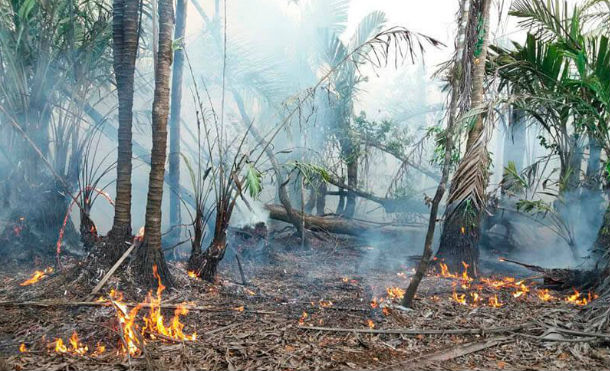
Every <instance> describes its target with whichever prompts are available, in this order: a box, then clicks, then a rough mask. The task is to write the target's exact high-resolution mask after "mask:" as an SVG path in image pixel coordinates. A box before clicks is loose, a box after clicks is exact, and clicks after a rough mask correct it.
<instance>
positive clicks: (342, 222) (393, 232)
mask: <svg viewBox="0 0 610 371" xmlns="http://www.w3.org/2000/svg"><path fill="white" fill-rule="evenodd" d="M265 208H266V209H267V210H269V217H270V218H271V219H275V220H280V221H283V222H287V223H290V222H291V219H290V216H289V215H288V214H287V213H286V210H285V209H284V207H282V206H279V205H272V204H267V205H265ZM292 214H293V216H297V217H298V218H299V219H301V218H303V219H304V221H305V228H306V229H310V230H314V231H326V232H330V233H339V234H348V235H353V236H360V235H363V234H368V233H379V234H383V235H384V236H393V237H404V236H405V234H407V233H414V232H415V233H419V232H420V231H421V229H420V228H416V227H407V226H400V227H399V226H383V225H381V226H380V225H379V224H377V223H369V222H363V221H358V220H354V219H346V218H342V217H337V216H333V217H321V216H313V215H309V214H302V213H301V212H300V211H298V210H295V209H292Z"/></svg>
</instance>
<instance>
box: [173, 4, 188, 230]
mask: <svg viewBox="0 0 610 371" xmlns="http://www.w3.org/2000/svg"><path fill="white" fill-rule="evenodd" d="M186 14H187V6H186V0H178V1H177V2H176V29H175V31H174V39H175V40H179V41H180V42H181V43H182V45H181V46H180V47H178V48H176V50H175V51H174V68H173V71H172V98H171V112H170V121H169V129H170V132H169V185H170V189H171V193H170V195H169V220H170V228H175V229H174V231H175V232H174V233H173V234H172V236H173V237H174V238H175V237H176V236H177V235H179V229H177V227H178V226H179V225H180V224H182V222H181V217H180V110H181V107H182V72H183V70H184V29H185V26H186Z"/></svg>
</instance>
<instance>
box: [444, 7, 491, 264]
mask: <svg viewBox="0 0 610 371" xmlns="http://www.w3.org/2000/svg"><path fill="white" fill-rule="evenodd" d="M472 4H473V5H474V4H476V5H475V6H471V9H472V11H471V12H470V17H471V19H472V20H473V21H471V22H469V23H470V25H477V31H478V32H477V33H476V34H475V35H476V37H477V40H476V43H477V45H479V46H480V49H478V48H477V49H476V50H475V53H473V55H472V58H474V59H473V60H474V68H473V74H472V76H473V77H472V88H471V92H470V107H471V110H481V109H482V108H483V103H484V102H483V98H484V94H483V93H484V92H483V80H484V76H485V62H486V59H487V46H488V43H489V9H490V5H491V0H473V1H472ZM472 17H476V18H474V19H473V18H472ZM479 25H480V26H479ZM487 140H488V138H487V135H486V132H485V126H484V117H483V114H482V113H481V112H479V113H476V114H475V116H474V125H473V126H472V128H471V130H470V132H469V133H468V140H467V143H466V153H465V154H464V156H463V157H462V159H461V161H460V164H459V166H458V169H457V170H456V173H455V175H454V177H453V181H452V184H451V188H450V191H449V198H448V200H447V208H446V211H445V223H444V225H443V233H442V235H441V241H440V247H439V250H438V253H437V257H438V258H439V259H442V260H443V261H444V262H445V264H447V266H448V267H449V269H450V270H452V271H460V270H461V269H462V263H465V264H467V266H468V272H469V274H470V275H472V276H477V274H478V260H479V250H478V242H479V237H480V228H481V225H480V224H481V216H482V213H483V209H484V208H485V202H486V197H485V190H486V188H487V182H488V174H487V167H488V165H489V156H488V153H487Z"/></svg>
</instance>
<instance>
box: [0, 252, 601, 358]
mask: <svg viewBox="0 0 610 371" xmlns="http://www.w3.org/2000/svg"><path fill="white" fill-rule="evenodd" d="M370 249H372V248H370ZM363 254H366V248H364V249H362V248H358V249H355V248H348V247H346V246H342V245H341V244H340V245H338V246H335V247H333V248H328V247H322V246H313V247H312V248H310V249H305V250H302V249H294V250H286V249H280V248H273V249H271V251H269V252H268V253H267V257H266V258H265V264H263V263H261V262H260V261H249V262H248V261H247V262H245V263H244V265H245V266H246V267H245V268H246V272H247V278H248V285H246V286H244V285H242V284H240V283H238V281H239V273H238V271H237V269H236V267H235V264H234V263H232V262H226V263H225V264H224V265H223V267H222V269H221V271H220V272H219V280H218V282H217V283H216V284H208V283H204V282H202V281H201V280H198V279H194V278H190V277H188V276H187V274H186V273H185V272H184V268H183V265H182V263H171V264H170V265H171V267H172V270H173V272H174V275H175V278H176V280H177V282H178V284H177V288H174V289H172V290H168V291H166V292H164V293H163V303H181V302H188V303H189V305H191V306H194V307H195V308H193V309H192V310H191V311H190V312H189V313H188V314H186V315H184V316H182V317H181V321H182V323H184V324H185V328H184V333H186V334H191V333H193V332H195V331H196V332H197V339H196V340H194V341H183V342H180V341H171V340H169V339H162V338H159V337H157V339H156V340H148V341H147V342H146V344H145V346H144V352H143V353H141V354H138V355H134V356H133V357H128V356H125V355H119V354H118V349H119V348H118V347H119V344H121V341H122V340H121V337H120V336H119V335H118V334H119V331H117V328H118V321H117V320H116V314H115V308H113V307H112V306H110V305H107V306H105V305H87V304H82V305H81V304H78V303H75V302H77V301H81V300H82V297H83V295H82V293H79V292H78V290H77V289H75V288H74V286H73V285H71V284H70V282H69V281H70V280H72V281H73V280H74V277H71V278H70V277H62V275H66V274H68V273H61V272H60V273H55V274H52V275H51V276H50V277H47V278H45V279H43V280H41V281H40V282H38V283H36V284H34V285H30V286H20V283H21V282H23V281H24V280H26V279H27V278H28V276H29V275H30V273H31V272H29V271H27V272H26V271H23V270H20V271H16V270H15V271H6V270H5V271H4V272H3V273H2V275H1V276H0V280H1V282H2V283H1V286H0V301H1V302H0V313H2V314H1V315H0V369H1V370H4V369H14V370H25V369H47V370H68V369H175V370H178V369H180V370H189V369H214V370H216V369H229V370H243V369H257V370H259V369H260V370H266V369H269V370H280V369H284V370H292V369H295V370H297V369H303V370H306V369H324V370H331V369H375V370H377V369H407V368H408V369H455V370H457V369H511V370H525V369H537V370H542V369H600V370H601V369H608V368H610V349H609V348H608V346H607V343H606V345H604V344H603V343H602V342H601V341H602V340H604V338H599V339H594V340H593V341H591V338H583V337H574V336H573V335H570V334H567V333H566V332H564V331H562V329H568V328H578V327H579V324H580V323H581V318H582V313H583V311H584V310H586V307H584V306H577V305H573V304H570V303H567V302H566V301H565V300H564V299H557V300H551V301H548V302H547V301H544V300H541V299H540V298H539V297H538V295H537V294H536V288H535V286H533V283H531V281H527V287H528V288H529V290H530V291H529V292H525V293H523V295H520V296H519V297H518V298H515V297H514V294H515V289H514V288H507V287H506V288H493V287H492V285H486V286H477V283H476V282H470V283H467V286H468V288H466V289H464V288H462V287H461V285H462V284H464V281H461V280H460V279H459V278H451V277H449V278H447V277H442V276H440V275H438V274H434V273H431V274H430V275H429V276H428V277H426V278H425V279H424V280H423V282H422V285H421V286H420V291H419V292H418V295H417V297H416V305H415V309H414V310H405V309H404V308H401V307H400V306H398V300H397V299H396V298H393V296H394V297H396V296H400V294H401V293H400V291H399V290H396V289H392V288H394V287H399V288H405V287H406V285H407V284H408V281H409V276H410V275H411V274H412V268H410V267H403V268H401V269H397V270H394V269H383V268H384V261H383V260H379V261H376V262H375V264H378V267H377V269H370V270H367V271H366V273H365V274H363V273H360V274H358V273H357V272H359V271H360V272H362V269H360V268H361V267H359V265H360V264H361V263H360V262H361V259H362V257H363ZM6 269H11V268H6ZM67 271H69V270H66V272H67ZM497 282H500V281H497ZM111 287H115V288H118V289H121V290H122V291H125V300H126V301H128V302H130V301H131V302H138V301H142V300H143V298H144V296H145V293H144V292H142V291H141V290H138V289H137V288H133V287H127V286H125V285H124V284H122V283H121V282H120V281H118V280H117V279H115V278H113V279H111V280H110V281H109V283H108V285H107V287H106V288H105V289H104V290H105V292H107V291H108V290H109V289H110V288H111ZM90 289H91V288H90V287H88V288H87V289H83V290H90ZM454 291H455V295H454ZM474 293H476V294H477V295H474ZM462 294H463V295H465V296H464V298H465V300H466V304H465V305H463V304H460V303H458V301H459V300H460V299H461V298H462V297H461V295H462ZM549 295H553V296H555V297H559V296H560V295H563V294H559V293H554V292H552V291H551V292H549ZM493 298H497V299H498V302H497V306H498V307H497V308H496V307H494V306H493V305H492V303H495V300H494V299H493ZM474 301H476V303H474ZM40 302H45V303H51V302H53V303H55V305H49V306H41V305H40ZM60 302H61V303H63V304H58V303H60ZM16 303H21V304H20V305H16ZM589 305H600V304H598V303H596V302H595V301H594V302H593V303H592V304H589ZM141 313H145V309H142V310H141ZM171 316H172V311H171V310H168V313H166V318H170V317H171ZM396 330H400V331H396ZM74 331H76V332H77V334H78V335H79V339H80V342H82V343H83V344H87V345H88V347H89V348H90V349H91V350H93V348H95V344H104V345H105V346H106V351H105V352H104V353H101V354H99V355H93V354H92V352H91V351H89V352H87V354H85V355H78V354H75V352H70V351H68V352H66V353H63V354H59V353H56V352H54V351H53V348H52V344H54V343H53V342H54V339H56V338H62V339H63V340H64V342H65V343H66V344H67V343H68V338H69V337H70V336H71V334H72V333H73V332H74ZM392 332H394V333H392ZM400 332H402V333H400ZM583 339H584V340H585V341H582V340H583ZM22 343H23V344H24V345H23V347H25V349H22V350H24V352H20V350H19V348H20V344H22ZM50 345H51V347H50ZM67 348H68V349H70V346H69V345H68V347H67Z"/></svg>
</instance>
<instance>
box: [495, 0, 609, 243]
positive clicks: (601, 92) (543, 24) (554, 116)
mask: <svg viewBox="0 0 610 371" xmlns="http://www.w3.org/2000/svg"><path fill="white" fill-rule="evenodd" d="M598 2H599V3H603V2H602V1H598ZM592 3H593V2H592ZM570 9H571V11H570ZM591 9H594V8H590V7H589V6H577V7H574V8H569V7H568V5H567V3H560V2H557V3H547V2H544V1H542V0H530V1H524V0H520V1H517V2H515V3H514V4H513V8H512V11H511V14H513V15H515V16H517V17H519V18H521V24H522V25H523V26H524V27H527V28H528V29H530V30H532V32H534V33H535V35H534V34H530V35H528V38H527V41H526V43H525V45H523V46H521V45H518V44H515V48H514V50H512V51H507V50H502V49H499V48H494V49H496V50H497V56H495V58H494V60H495V61H494V64H496V68H497V71H498V72H499V76H500V78H501V80H502V83H503V84H511V85H512V86H513V87H516V88H517V89H518V90H519V92H520V95H519V96H517V97H516V98H515V99H513V100H514V102H513V105H514V106H515V107H517V108H519V109H521V110H523V111H524V112H525V113H526V114H527V115H528V116H530V117H532V118H533V119H534V120H535V122H537V123H538V124H539V125H540V126H541V127H542V128H544V130H545V131H546V132H547V134H548V137H549V138H550V139H551V141H552V143H550V144H549V145H548V146H547V147H548V148H551V149H553V151H554V152H555V153H556V154H557V156H558V157H559V160H560V175H559V179H560V181H559V184H560V189H559V190H560V193H559V194H560V195H562V194H566V193H568V192H569V191H571V192H572V193H575V189H576V187H577V186H578V185H579V184H580V173H581V171H580V168H581V162H582V161H581V155H580V154H579V150H578V146H579V145H580V144H579V143H578V142H576V141H575V140H574V138H575V137H576V136H579V137H583V138H584V137H585V136H587V137H588V140H589V144H590V146H592V147H593V148H592V151H591V154H590V157H589V166H588V170H587V177H589V176H591V175H592V174H593V173H595V169H596V168H598V167H599V157H598V156H597V155H596V154H595V153H596V152H597V150H596V149H595V147H597V146H599V147H601V148H602V149H603V150H604V151H605V152H606V155H608V154H609V153H610V152H609V150H610V145H609V144H610V135H609V134H608V130H607V129H608V121H609V120H610V113H609V106H610V98H609V97H610V48H609V47H608V35H607V33H608V30H607V28H605V29H602V30H603V31H604V32H605V33H606V34H605V35H604V34H603V33H602V34H599V32H594V33H587V32H586V31H585V30H586V29H593V30H596V29H597V28H596V27H595V25H596V22H597V21H598V19H599V18H600V16H596V14H595V13H591ZM606 16H607V15H606ZM601 18H602V19H603V17H601ZM583 20H585V22H583ZM568 195H569V193H568ZM583 196H586V195H583ZM583 196H580V197H581V198H582V197H583ZM572 200H573V201H575V202H569V204H572V205H568V206H566V207H565V209H566V210H565V211H564V212H563V213H562V215H563V217H564V218H569V219H570V220H574V219H575V218H573V216H574V215H575V213H574V211H576V212H581V213H585V214H588V215H585V219H587V220H588V219H589V218H590V217H592V216H594V215H595V214H596V212H595V209H594V208H591V206H588V207H587V209H586V210H585V209H584V208H582V207H580V210H578V208H579V206H580V204H581V202H578V201H582V199H579V198H576V197H574V196H572ZM598 201H600V202H601V201H602V200H601V198H598ZM574 205H575V207H577V210H572V211H570V208H571V207H574ZM566 211H567V212H566ZM591 214H593V215H591ZM608 216H610V212H609V211H606V213H605V216H604V218H603V223H602V227H601V228H600V230H599V232H598V237H597V241H596V242H595V244H594V248H596V249H597V250H600V251H602V252H603V251H606V249H607V246H608V244H609V243H610V219H609V218H608Z"/></svg>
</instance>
